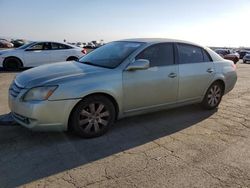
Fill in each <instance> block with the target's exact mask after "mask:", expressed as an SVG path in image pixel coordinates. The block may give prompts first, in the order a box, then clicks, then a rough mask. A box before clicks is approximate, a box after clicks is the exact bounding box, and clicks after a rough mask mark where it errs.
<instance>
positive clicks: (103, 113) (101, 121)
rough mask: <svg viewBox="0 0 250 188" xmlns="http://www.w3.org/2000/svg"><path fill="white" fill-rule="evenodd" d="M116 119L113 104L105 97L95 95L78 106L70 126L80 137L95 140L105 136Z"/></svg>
mask: <svg viewBox="0 0 250 188" xmlns="http://www.w3.org/2000/svg"><path fill="white" fill-rule="evenodd" d="M115 117H116V112H115V107H114V105H113V103H112V102H111V101H110V100H109V99H108V98H106V97H105V96H102V95H93V96H89V97H87V98H85V99H83V100H82V101H81V102H80V103H78V104H77V106H76V107H75V109H74V111H73V113H72V115H71V118H70V126H71V128H72V129H73V131H74V132H75V133H76V134H78V135H79V136H81V137H84V138H93V137H98V136H101V135H103V134H105V133H106V132H107V131H108V130H109V129H110V127H111V126H112V125H113V123H114V121H115Z"/></svg>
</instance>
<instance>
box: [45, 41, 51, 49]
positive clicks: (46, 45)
mask: <svg viewBox="0 0 250 188" xmlns="http://www.w3.org/2000/svg"><path fill="white" fill-rule="evenodd" d="M43 49H44V50H50V49H51V46H50V43H49V42H45V43H43Z"/></svg>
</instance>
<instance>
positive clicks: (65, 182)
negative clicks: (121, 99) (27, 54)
mask: <svg viewBox="0 0 250 188" xmlns="http://www.w3.org/2000/svg"><path fill="white" fill-rule="evenodd" d="M237 72H238V81H237V84H236V87H235V88H234V90H233V91H232V92H230V93H229V94H228V95H226V96H224V98H223V100H222V103H221V105H220V106H219V108H218V109H217V110H214V111H204V110H202V109H201V108H200V107H199V106H198V105H191V106H186V107H181V108H178V109H173V110H167V111H162V112H157V113H152V114H148V115H143V116H136V117H132V118H126V119H123V120H120V121H118V122H117V124H116V125H115V126H114V128H113V129H112V130H111V131H110V132H109V133H108V134H107V135H105V136H102V137H99V138H95V139H81V138H78V137H76V136H74V135H70V134H68V133H67V134H66V133H38V132H31V131H30V130H28V129H26V128H23V127H21V126H18V125H15V126H13V125H12V126H6V125H2V126H0V174H1V175H0V187H16V186H23V187H109V188H110V187H114V188H117V187H149V188H152V187H168V188H169V187H175V188H176V187H180V188H183V187H233V188H235V187H250V116H249V114H250V65H247V64H237ZM15 74H16V73H9V72H8V73H6V72H1V73H0V91H1V92H0V115H4V114H6V113H8V112H9V108H8V104H7V93H8V87H9V84H10V83H11V80H12V79H13V78H14V76H15Z"/></svg>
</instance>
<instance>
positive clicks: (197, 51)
mask: <svg viewBox="0 0 250 188" xmlns="http://www.w3.org/2000/svg"><path fill="white" fill-rule="evenodd" d="M178 54H179V63H180V64H188V63H200V62H204V60H203V52H202V49H201V48H199V47H196V46H193V45H187V44H178Z"/></svg>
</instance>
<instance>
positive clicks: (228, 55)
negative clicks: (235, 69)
mask: <svg viewBox="0 0 250 188" xmlns="http://www.w3.org/2000/svg"><path fill="white" fill-rule="evenodd" d="M214 51H215V52H216V53H217V54H219V55H220V56H221V57H223V58H224V59H228V60H231V61H233V62H234V64H236V63H237V62H238V61H239V59H240V56H239V54H238V53H237V52H234V51H232V50H229V49H215V50H214Z"/></svg>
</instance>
